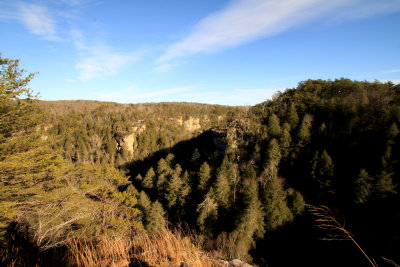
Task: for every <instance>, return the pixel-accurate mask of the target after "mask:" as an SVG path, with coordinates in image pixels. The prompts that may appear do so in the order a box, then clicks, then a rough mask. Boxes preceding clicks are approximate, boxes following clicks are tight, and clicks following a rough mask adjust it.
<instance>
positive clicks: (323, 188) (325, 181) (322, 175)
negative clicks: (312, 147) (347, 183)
mask: <svg viewBox="0 0 400 267" xmlns="http://www.w3.org/2000/svg"><path fill="white" fill-rule="evenodd" d="M334 174H335V167H334V164H333V161H332V158H331V157H330V156H329V154H328V152H327V151H326V150H325V149H324V150H323V151H322V153H321V154H319V153H318V151H316V152H315V153H314V157H313V160H312V167H311V175H310V176H311V178H312V179H313V182H314V184H315V185H316V190H317V192H318V194H319V195H320V196H323V195H324V194H328V195H331V194H334V193H335V191H334V188H333V184H332V178H333V176H334Z"/></svg>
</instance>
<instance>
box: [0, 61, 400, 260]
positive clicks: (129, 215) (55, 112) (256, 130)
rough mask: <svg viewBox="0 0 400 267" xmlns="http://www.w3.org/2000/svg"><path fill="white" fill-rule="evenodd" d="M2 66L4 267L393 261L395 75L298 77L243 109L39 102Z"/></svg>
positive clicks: (398, 121)
mask: <svg viewBox="0 0 400 267" xmlns="http://www.w3.org/2000/svg"><path fill="white" fill-rule="evenodd" d="M1 64H2V72H1V84H0V86H1V87H0V89H1V98H0V101H1V107H0V108H1V120H0V126H1V128H0V130H1V135H0V139H1V145H0V157H1V163H0V175H1V181H0V182H1V183H0V201H1V206H0V216H1V225H0V227H1V231H2V232H1V235H0V238H1V239H0V242H1V260H2V263H4V264H7V265H10V266H12V265H13V264H14V265H18V264H20V265H21V264H22V265H28V264H32V265H33V266H35V264H38V265H40V266H41V265H45V264H50V265H51V264H54V262H62V264H65V265H72V266H75V265H77V266H81V265H83V266H95V265H96V264H94V263H93V262H95V261H94V260H93V261H92V262H91V263H90V262H89V261H88V260H87V259H88V258H89V256H88V253H86V254H85V253H84V252H85V251H88V250H89V251H90V252H91V255H98V258H96V259H97V260H98V262H97V265H98V264H99V262H102V263H101V264H102V265H104V266H111V265H112V264H119V265H123V266H127V265H128V264H129V263H136V264H142V266H154V265H162V266H176V265H179V264H181V262H182V261H184V262H186V263H188V264H191V265H193V266H212V265H214V266H215V265H217V266H218V265H222V264H223V263H221V262H219V261H218V260H217V259H226V260H231V259H235V258H239V259H241V260H244V261H247V262H249V263H253V264H258V265H260V266H293V265H305V266H368V265H369V266H370V265H374V266H377V265H379V266H397V265H396V263H397V264H398V263H399V262H400V256H399V253H398V252H399V251H400V240H399V234H400V228H399V227H398V225H400V209H399V208H398V206H399V204H400V194H399V190H400V188H399V183H400V177H399V176H400V169H399V166H400V165H399V163H398V160H399V159H400V140H399V138H400V135H399V129H398V126H399V125H400V86H399V85H394V84H392V83H390V82H389V83H380V82H358V81H351V80H348V79H338V80H335V81H323V80H307V81H304V82H300V83H299V84H298V86H297V87H296V88H293V89H287V90H286V91H285V92H283V93H282V92H278V93H277V94H275V95H274V98H273V99H272V100H268V101H266V102H264V103H261V104H258V105H256V106H253V107H229V106H217V105H205V104H196V103H158V104H156V103H148V104H130V105H126V104H124V105H123V104H117V103H104V102H97V101H83V100H82V101H54V102H48V101H36V100H34V96H33V95H32V92H31V90H29V89H27V85H28V83H29V81H30V79H31V78H33V75H28V76H26V75H25V74H24V73H23V72H21V70H20V69H19V68H18V61H13V60H9V59H1ZM166 225H169V226H170V228H181V229H183V231H184V232H191V233H193V235H192V237H193V238H194V239H193V240H194V241H193V242H194V243H190V242H191V241H190V239H189V238H188V237H187V236H186V237H185V236H181V235H180V234H179V233H178V232H176V231H175V232H174V234H172V233H171V231H167V230H166ZM163 238H164V239H163ZM174 238H175V239H174ZM161 239H163V240H166V239H168V240H175V241H174V242H176V243H174V244H170V243H169V244H170V246H175V247H176V246H178V245H177V244H179V246H181V247H182V248H183V250H184V252H182V255H195V256H193V258H190V257H186V258H179V257H175V256H171V255H172V254H168V253H171V252H168V253H166V254H165V255H164V254H162V253H161V248H160V247H157V248H155V247H151V246H152V245H154V246H155V244H156V243H157V242H155V240H161ZM324 239H328V240H331V242H328V241H326V240H324ZM121 240H123V242H122V243H121V242H120V241H121ZM139 240H141V241H142V243H140V242H139ZM143 240H144V241H143ZM146 240H147V241H146ZM145 241H146V242H147V243H146V242H145ZM113 242H114V243H113ZM118 242H119V243H118ZM160 242H161V241H160ZM163 242H164V241H163ZM106 244H114V245H111V246H109V247H108V250H109V251H111V252H110V254H107V255H108V256H107V255H106V256H104V254H101V253H102V252H101V251H104V247H105V245H106ZM115 244H119V245H121V244H123V245H121V247H123V248H122V249H120V248H121V247H118V246H117V245H115ZM157 244H158V243H157ZM162 246H164V247H167V245H162ZM162 246H161V247H162ZM200 249H202V250H203V252H199V250H200ZM176 250H177V249H175V251H176ZM121 251H122V252H121ZM146 251H150V252H151V253H153V252H154V251H157V253H155V254H152V256H151V257H147V258H146V257H144V255H145V253H144V252H146ZM114 252H115V253H117V255H116V254H113V253H114ZM96 253H97V254H96ZM65 255H67V256H65ZM110 255H111V256H110ZM155 255H158V256H159V257H161V259H159V258H158V259H159V260H158V261H157V262H154V261H153V262H151V261H150V260H151V258H153V260H154V259H155V258H157V257H156V256H155ZM160 255H163V256H160ZM102 257H103V258H102ZM110 258H111V260H110ZM61 259H62V260H61ZM190 259H191V260H192V261H191V262H190ZM193 259H194V260H193ZM85 260H86V262H85ZM106 260H110V261H109V262H107V261H106ZM60 264H61V263H60ZM91 264H92V265H91Z"/></svg>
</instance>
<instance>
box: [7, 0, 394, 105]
mask: <svg viewBox="0 0 400 267" xmlns="http://www.w3.org/2000/svg"><path fill="white" fill-rule="evenodd" d="M0 40H1V41H0V52H1V53H2V57H8V58H20V59H21V66H22V67H23V68H25V69H27V70H28V71H29V72H40V73H39V74H38V75H37V76H36V78H35V79H34V81H33V82H32V83H31V87H32V89H33V90H34V91H36V92H39V93H40V96H41V99H43V100H59V99H93V100H102V101H115V102H120V103H142V102H161V101H185V102H201V103H213V104H227V105H254V104H257V103H260V102H262V101H265V100H266V99H269V98H271V96H272V95H273V94H274V93H275V92H277V91H278V90H280V91H284V90H285V89H286V88H292V87H295V86H296V85H297V83H298V82H300V81H304V80H306V79H336V78H341V77H345V78H350V79H353V80H370V81H373V80H379V81H388V80H391V81H393V82H395V83H399V82H400V0H335V1H326V0H233V1H227V0H190V1H184V0H168V1H166V0H146V1H137V0H126V1H123V0H120V1H106V0H103V1H101V0H58V1H56V0H32V1H18V0H10V1H6V0H0Z"/></svg>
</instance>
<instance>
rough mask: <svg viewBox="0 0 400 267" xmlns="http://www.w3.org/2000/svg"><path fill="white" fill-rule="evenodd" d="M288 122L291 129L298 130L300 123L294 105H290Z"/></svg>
mask: <svg viewBox="0 0 400 267" xmlns="http://www.w3.org/2000/svg"><path fill="white" fill-rule="evenodd" d="M287 122H288V123H289V124H290V128H292V129H294V128H296V127H297V124H298V123H299V116H298V115H297V111H296V107H295V105H294V104H293V103H290V106H289V110H288V112H287Z"/></svg>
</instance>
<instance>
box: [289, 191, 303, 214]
mask: <svg viewBox="0 0 400 267" xmlns="http://www.w3.org/2000/svg"><path fill="white" fill-rule="evenodd" d="M288 206H289V208H290V211H291V212H292V214H293V215H294V216H295V217H296V216H299V215H301V214H302V213H303V212H304V210H305V206H306V202H305V201H304V198H303V196H302V195H301V193H300V192H298V191H295V192H294V193H293V194H292V195H289V197H288Z"/></svg>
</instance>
